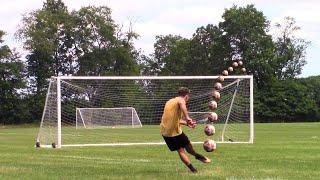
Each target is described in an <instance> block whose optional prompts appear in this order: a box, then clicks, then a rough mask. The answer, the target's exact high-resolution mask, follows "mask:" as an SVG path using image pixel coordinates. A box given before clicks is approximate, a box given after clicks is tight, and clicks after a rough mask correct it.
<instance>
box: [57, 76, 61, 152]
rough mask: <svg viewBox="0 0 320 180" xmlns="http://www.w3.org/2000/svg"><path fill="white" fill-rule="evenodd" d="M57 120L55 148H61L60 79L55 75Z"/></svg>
mask: <svg viewBox="0 0 320 180" xmlns="http://www.w3.org/2000/svg"><path fill="white" fill-rule="evenodd" d="M57 118H58V119H57V120H58V128H57V129H58V142H57V146H56V147H57V148H61V80H60V77H57Z"/></svg>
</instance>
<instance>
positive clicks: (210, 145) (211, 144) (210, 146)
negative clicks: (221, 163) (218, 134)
mask: <svg viewBox="0 0 320 180" xmlns="http://www.w3.org/2000/svg"><path fill="white" fill-rule="evenodd" d="M203 149H204V150H205V151H207V152H212V151H214V150H216V149H217V144H216V142H215V141H214V140H211V139H207V140H205V141H204V142H203Z"/></svg>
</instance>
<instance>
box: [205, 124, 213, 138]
mask: <svg viewBox="0 0 320 180" xmlns="http://www.w3.org/2000/svg"><path fill="white" fill-rule="evenodd" d="M215 132H216V129H215V128H214V126H213V125H211V124H207V125H206V126H205V127H204V133H205V134H206V135H207V136H212V135H214V133H215Z"/></svg>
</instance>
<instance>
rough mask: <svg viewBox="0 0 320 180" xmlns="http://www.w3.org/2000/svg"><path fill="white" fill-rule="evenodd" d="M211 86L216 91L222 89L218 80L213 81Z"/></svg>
mask: <svg viewBox="0 0 320 180" xmlns="http://www.w3.org/2000/svg"><path fill="white" fill-rule="evenodd" d="M213 88H214V89H215V90H217V91H219V90H221V89H222V84H221V83H219V82H216V83H214V85H213Z"/></svg>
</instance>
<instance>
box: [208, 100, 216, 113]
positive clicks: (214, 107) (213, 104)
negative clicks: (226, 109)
mask: <svg viewBox="0 0 320 180" xmlns="http://www.w3.org/2000/svg"><path fill="white" fill-rule="evenodd" d="M217 107H218V103H217V102H216V101H214V100H212V101H210V102H209V108H210V109H211V110H212V111H214V110H216V109H217Z"/></svg>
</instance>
